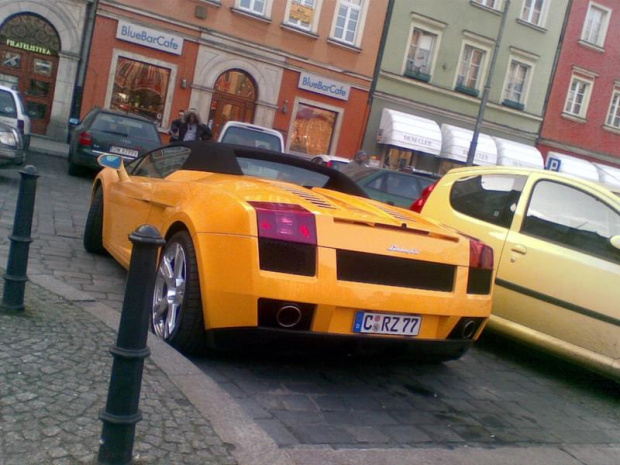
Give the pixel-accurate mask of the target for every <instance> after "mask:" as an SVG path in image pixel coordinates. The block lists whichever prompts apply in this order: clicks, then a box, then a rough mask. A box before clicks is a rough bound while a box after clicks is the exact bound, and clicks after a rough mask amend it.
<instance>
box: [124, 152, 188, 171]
mask: <svg viewBox="0 0 620 465" xmlns="http://www.w3.org/2000/svg"><path fill="white" fill-rule="evenodd" d="M190 153H191V149H189V148H187V147H182V146H178V147H167V148H164V149H160V150H155V151H153V152H150V153H147V154H146V155H145V156H143V157H142V158H139V159H138V160H135V161H133V162H132V163H130V164H128V165H127V172H128V173H129V174H131V175H132V176H144V177H147V178H165V177H166V176H169V175H170V174H172V173H174V172H175V171H178V170H179V169H180V168H181V167H182V166H183V164H184V163H185V161H186V160H187V158H188V157H189V155H190Z"/></svg>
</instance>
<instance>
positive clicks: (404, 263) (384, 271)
mask: <svg viewBox="0 0 620 465" xmlns="http://www.w3.org/2000/svg"><path fill="white" fill-rule="evenodd" d="M336 258H337V266H338V280H340V281H353V282H356V283H368V284H381V285H384V286H396V287H407V288H412V289H428V290H432V291H444V292H451V291H452V290H453V289H454V280H455V276H456V267H455V266H453V265H446V264H443V263H432V262H424V261H420V260H411V259H408V258H399V257H387V256H385V255H375V254H370V253H364V252H353V251H350V250H338V251H337V254H336Z"/></svg>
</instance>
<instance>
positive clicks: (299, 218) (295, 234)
mask: <svg viewBox="0 0 620 465" xmlns="http://www.w3.org/2000/svg"><path fill="white" fill-rule="evenodd" d="M250 205H252V207H254V210H256V217H257V222H258V236H259V237H260V238H263V239H276V240H281V241H287V242H297V243H301V244H312V245H316V243H317V235H316V220H315V218H314V215H313V214H312V213H310V212H309V211H308V210H306V209H305V208H303V207H301V206H299V205H293V204H287V203H272V202H250Z"/></svg>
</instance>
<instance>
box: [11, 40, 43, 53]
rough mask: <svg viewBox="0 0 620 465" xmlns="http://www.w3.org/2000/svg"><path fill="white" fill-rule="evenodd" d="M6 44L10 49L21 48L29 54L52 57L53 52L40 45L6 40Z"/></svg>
mask: <svg viewBox="0 0 620 465" xmlns="http://www.w3.org/2000/svg"><path fill="white" fill-rule="evenodd" d="M6 44H7V45H8V46H9V47H14V48H19V49H20V50H25V51H27V52H34V53H40V54H42V55H51V54H52V51H51V50H50V49H49V48H46V47H41V46H40V45H32V44H27V43H26V42H20V41H17V40H12V39H6Z"/></svg>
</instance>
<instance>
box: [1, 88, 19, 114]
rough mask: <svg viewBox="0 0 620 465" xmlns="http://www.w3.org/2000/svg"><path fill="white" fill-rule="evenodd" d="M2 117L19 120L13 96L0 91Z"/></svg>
mask: <svg viewBox="0 0 620 465" xmlns="http://www.w3.org/2000/svg"><path fill="white" fill-rule="evenodd" d="M0 116H6V117H8V118H17V108H16V106H15V99H14V98H13V94H11V93H10V92H7V91H6V90H0Z"/></svg>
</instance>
